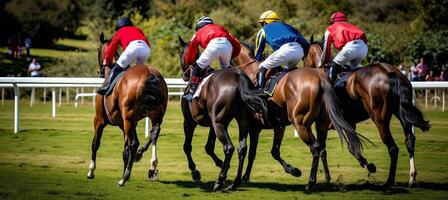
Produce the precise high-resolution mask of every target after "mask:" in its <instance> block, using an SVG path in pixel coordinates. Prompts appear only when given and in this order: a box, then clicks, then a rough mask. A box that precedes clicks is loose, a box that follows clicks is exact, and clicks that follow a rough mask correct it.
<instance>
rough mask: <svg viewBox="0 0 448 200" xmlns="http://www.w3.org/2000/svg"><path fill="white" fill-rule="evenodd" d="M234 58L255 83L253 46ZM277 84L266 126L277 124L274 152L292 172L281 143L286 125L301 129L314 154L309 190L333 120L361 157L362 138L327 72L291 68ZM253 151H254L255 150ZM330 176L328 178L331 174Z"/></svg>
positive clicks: (257, 65)
mask: <svg viewBox="0 0 448 200" xmlns="http://www.w3.org/2000/svg"><path fill="white" fill-rule="evenodd" d="M234 62H235V64H237V65H238V66H240V69H241V70H243V71H244V72H246V73H247V74H248V76H249V77H251V79H252V82H253V83H255V74H256V72H257V70H258V69H259V63H258V62H257V61H256V60H255V59H254V58H253V49H251V48H250V47H249V46H248V45H243V46H242V49H241V53H240V55H239V56H238V57H236V58H235V59H234ZM276 88H277V89H276V90H275V91H274V93H273V95H272V97H270V98H269V100H268V107H269V110H268V112H269V114H270V116H269V117H270V118H269V121H270V122H271V126H264V127H263V128H277V130H276V131H274V134H275V135H274V143H273V147H272V151H271V153H272V156H273V157H274V159H276V160H277V161H279V162H280V164H281V165H282V166H283V167H284V169H285V171H286V172H288V173H291V174H293V175H294V173H295V172H297V171H295V169H296V168H292V167H291V166H290V165H289V164H287V163H286V162H284V160H283V159H281V157H280V144H281V141H282V139H283V134H284V126H286V125H289V124H292V125H293V126H294V128H295V129H296V130H297V131H298V132H299V135H300V138H301V139H302V141H303V142H304V143H305V144H307V145H308V147H309V148H310V151H311V154H312V156H313V162H312V166H311V174H310V177H309V182H308V185H307V187H306V189H307V190H308V191H310V190H313V189H315V185H316V175H317V168H318V164H319V156H320V155H325V154H326V151H325V146H326V136H327V131H328V127H329V124H330V122H332V123H333V124H334V125H335V128H336V130H337V131H338V134H339V137H340V139H341V141H342V140H343V139H344V140H345V141H346V142H347V144H348V148H349V151H350V152H351V153H352V154H353V155H354V156H355V157H361V150H362V143H361V142H362V141H361V138H359V136H358V134H357V133H356V132H355V130H354V129H353V128H352V127H351V126H350V124H349V123H348V122H346V121H345V120H344V118H343V115H342V113H341V112H340V110H339V107H338V106H339V102H338V100H337V97H336V93H335V92H334V90H333V88H332V87H331V85H330V83H329V80H328V78H327V77H326V74H325V73H323V72H322V71H319V70H316V69H311V68H299V69H295V70H293V71H290V72H288V74H287V75H285V76H284V77H283V78H282V79H281V80H280V81H279V82H278V84H277V86H276ZM313 123H315V126H316V131H317V139H316V137H315V136H314V134H313V133H312V131H311V125H312V124H313ZM258 131H260V129H258ZM251 145H252V143H251ZM251 149H252V148H251ZM249 153H251V152H249ZM252 153H253V154H254V155H255V152H252ZM249 157H250V156H249ZM254 157H255V156H254ZM322 161H323V163H324V165H327V163H326V160H324V159H323V160H322ZM252 162H253V160H249V164H248V167H247V170H246V174H245V176H244V178H245V179H244V181H248V179H249V175H250V170H251V169H250V168H251V167H252ZM297 170H298V169H297ZM327 180H328V181H329V177H327Z"/></svg>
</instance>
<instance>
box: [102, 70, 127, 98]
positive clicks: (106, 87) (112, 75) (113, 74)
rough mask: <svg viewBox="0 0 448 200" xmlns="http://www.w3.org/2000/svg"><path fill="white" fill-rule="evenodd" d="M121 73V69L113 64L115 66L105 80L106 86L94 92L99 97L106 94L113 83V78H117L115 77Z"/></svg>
mask: <svg viewBox="0 0 448 200" xmlns="http://www.w3.org/2000/svg"><path fill="white" fill-rule="evenodd" d="M121 71H123V68H122V67H121V66H120V65H119V64H115V66H114V67H113V68H112V70H111V71H110V74H109V78H108V80H107V83H106V85H105V86H104V87H102V88H100V89H98V91H96V92H97V93H98V94H100V95H104V94H106V92H107V91H108V90H109V87H110V84H111V83H112V82H113V81H114V79H115V77H117V75H118V74H119V73H120V72H121Z"/></svg>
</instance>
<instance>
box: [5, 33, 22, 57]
mask: <svg viewBox="0 0 448 200" xmlns="http://www.w3.org/2000/svg"><path fill="white" fill-rule="evenodd" d="M8 42H9V50H10V52H11V56H12V57H13V58H18V57H19V48H20V47H19V41H18V40H17V37H16V36H12V37H11V38H10V39H9V41H8Z"/></svg>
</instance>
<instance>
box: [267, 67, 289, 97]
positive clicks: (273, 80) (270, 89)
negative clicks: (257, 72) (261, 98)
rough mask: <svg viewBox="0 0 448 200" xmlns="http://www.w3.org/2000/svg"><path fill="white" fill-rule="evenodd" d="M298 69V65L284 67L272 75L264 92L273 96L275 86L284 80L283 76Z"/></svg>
mask: <svg viewBox="0 0 448 200" xmlns="http://www.w3.org/2000/svg"><path fill="white" fill-rule="evenodd" d="M295 69H297V67H291V68H287V69H284V70H282V71H280V72H278V73H276V74H274V75H272V76H271V77H270V78H269V80H268V82H267V83H266V86H265V88H264V93H266V94H268V95H269V96H272V94H274V91H275V88H276V86H277V83H278V82H279V81H280V80H282V78H283V77H284V76H285V75H286V74H288V72H290V71H292V70H295Z"/></svg>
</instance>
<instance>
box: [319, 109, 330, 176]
mask: <svg viewBox="0 0 448 200" xmlns="http://www.w3.org/2000/svg"><path fill="white" fill-rule="evenodd" d="M321 119H322V120H325V119H323V118H321ZM328 126H329V121H327V120H325V121H316V132H317V141H318V142H319V144H320V145H321V148H322V151H321V153H320V158H321V160H322V165H323V168H324V172H325V180H326V181H327V183H329V182H330V181H331V176H330V170H329V169H328V162H327V150H326V147H327V135H328Z"/></svg>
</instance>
